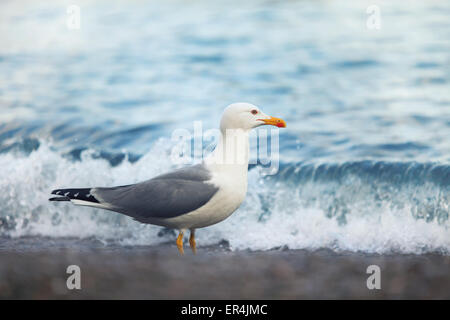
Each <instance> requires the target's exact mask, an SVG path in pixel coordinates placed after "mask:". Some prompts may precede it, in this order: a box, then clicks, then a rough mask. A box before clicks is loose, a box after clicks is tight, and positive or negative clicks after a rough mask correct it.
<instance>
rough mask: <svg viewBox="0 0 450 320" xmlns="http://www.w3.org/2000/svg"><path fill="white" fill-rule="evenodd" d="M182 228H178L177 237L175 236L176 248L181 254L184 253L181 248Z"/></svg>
mask: <svg viewBox="0 0 450 320" xmlns="http://www.w3.org/2000/svg"><path fill="white" fill-rule="evenodd" d="M183 236H184V233H183V230H180V233H179V234H178V238H177V248H178V251H180V253H181V254H184V249H183Z"/></svg>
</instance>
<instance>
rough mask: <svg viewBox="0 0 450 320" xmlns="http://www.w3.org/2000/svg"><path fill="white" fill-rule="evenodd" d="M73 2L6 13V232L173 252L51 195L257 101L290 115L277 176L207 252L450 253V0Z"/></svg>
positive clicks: (1, 66) (208, 231) (126, 173)
mask: <svg viewBox="0 0 450 320" xmlns="http://www.w3.org/2000/svg"><path fill="white" fill-rule="evenodd" d="M70 4H73V3H72V2H65V1H46V2H45V3H37V2H35V1H2V2H1V3H0V168H1V170H0V237H35V238H36V243H42V242H45V237H53V238H67V237H74V238H92V239H97V240H100V241H102V242H104V243H106V244H108V243H115V244H120V245H124V246H127V245H157V244H159V243H163V242H168V241H173V240H174V234H173V233H170V232H165V231H161V230H162V229H161V228H159V227H155V226H149V225H142V224H140V223H138V222H135V221H133V220H132V219H130V218H128V217H125V216H121V215H119V214H116V213H112V212H109V211H102V210H98V209H92V208H85V207H76V206H72V205H68V204H60V203H58V204H56V205H55V204H54V203H49V202H48V200H47V199H48V197H49V192H50V191H51V190H52V189H54V188H57V187H89V186H113V185H120V184H128V183H133V182H138V181H142V180H145V179H148V178H151V177H152V176H154V175H156V174H159V173H162V172H164V171H167V170H170V169H172V168H174V167H175V165H174V164H173V163H172V161H171V156H170V153H171V150H172V148H173V147H174V141H172V139H171V134H172V132H173V131H174V130H175V129H180V128H185V129H188V130H193V123H194V121H202V125H203V127H204V129H211V128H215V127H217V125H218V122H219V118H220V114H221V112H222V110H223V108H224V107H225V106H226V105H228V104H229V103H232V102H237V101H247V102H251V103H254V104H256V105H258V106H260V107H261V108H262V109H263V110H264V111H265V112H266V113H268V114H271V115H275V116H279V117H282V118H283V119H285V120H286V122H287V125H288V127H287V128H286V129H284V130H280V132H279V141H280V167H279V170H278V172H277V174H274V175H270V176H266V175H265V174H264V172H263V170H262V168H261V166H259V165H256V166H251V168H250V172H249V192H248V195H247V198H246V200H245V202H244V204H243V205H242V206H241V208H240V209H239V210H238V211H237V212H236V213H234V214H233V215H232V216H231V217H230V218H229V219H227V220H226V221H224V222H222V223H220V224H218V225H215V226H212V227H209V228H205V229H201V230H199V231H198V232H197V238H198V244H199V246H205V245H217V244H219V243H224V241H225V242H226V243H228V245H229V247H230V248H231V249H232V250H245V249H250V250H269V249H273V248H289V249H299V248H302V249H310V250H314V249H318V248H331V249H333V250H337V251H341V250H349V251H354V252H367V253H392V252H394V253H417V254H421V253H426V252H439V253H443V254H449V253H450V222H449V212H450V207H449V203H450V20H449V19H448V16H449V14H450V2H448V1H409V2H408V3H404V2H402V1H312V0H311V1H307V0H305V1H256V0H255V1H246V2H242V1H206V0H205V1H196V2H190V1H181V0H179V1H178V0H169V1H164V2H162V1H116V2H110V1H89V2H88V1H77V4H78V5H79V7H80V18H81V19H80V29H77V30H71V29H69V28H68V27H67V25H66V22H67V18H68V15H67V12H66V10H67V7H68V6H69V5H70ZM373 4H375V5H378V7H379V9H380V14H381V28H380V29H379V30H374V29H369V28H368V27H367V26H366V21H367V19H368V17H369V15H368V14H367V13H366V9H367V8H368V7H369V5H373Z"/></svg>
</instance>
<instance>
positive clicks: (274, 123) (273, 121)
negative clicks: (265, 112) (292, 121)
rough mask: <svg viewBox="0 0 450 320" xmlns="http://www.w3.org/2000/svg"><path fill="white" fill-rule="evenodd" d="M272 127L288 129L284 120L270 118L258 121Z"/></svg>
mask: <svg viewBox="0 0 450 320" xmlns="http://www.w3.org/2000/svg"><path fill="white" fill-rule="evenodd" d="M258 120H261V121H262V122H264V124H268V125H271V126H276V127H278V128H286V122H284V120H283V119H280V118H275V117H270V118H269V119H258Z"/></svg>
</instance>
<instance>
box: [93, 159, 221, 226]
mask: <svg viewBox="0 0 450 320" xmlns="http://www.w3.org/2000/svg"><path fill="white" fill-rule="evenodd" d="M210 178H211V174H210V172H209V171H208V169H206V168H205V167H204V166H203V165H196V166H192V167H187V168H183V169H180V170H176V171H174V172H170V173H167V174H164V175H160V176H157V177H155V178H153V179H151V180H148V181H144V182H141V183H137V184H133V185H128V186H121V187H114V188H94V189H92V190H91V193H92V194H93V195H94V197H95V198H96V199H98V200H99V202H100V203H101V204H105V205H106V206H108V207H110V208H111V209H112V210H114V211H118V212H121V213H123V214H126V215H128V216H131V217H133V218H135V219H136V220H139V221H143V222H144V221H145V220H146V219H148V218H173V217H177V216H179V215H182V214H186V213H188V212H191V211H194V210H196V209H198V208H200V207H201V206H203V205H205V204H206V203H207V202H208V201H209V200H210V199H211V198H212V197H213V196H214V194H215V193H216V192H217V190H218V188H217V187H216V186H214V185H213V184H210V183H208V182H207V181H208V180H209V179H210Z"/></svg>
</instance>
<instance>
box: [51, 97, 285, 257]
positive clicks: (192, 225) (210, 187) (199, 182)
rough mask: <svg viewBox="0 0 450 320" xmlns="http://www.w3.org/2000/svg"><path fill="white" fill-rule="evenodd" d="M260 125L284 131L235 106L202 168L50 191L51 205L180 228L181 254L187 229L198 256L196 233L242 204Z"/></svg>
mask: <svg viewBox="0 0 450 320" xmlns="http://www.w3.org/2000/svg"><path fill="white" fill-rule="evenodd" d="M262 125H273V126H276V127H279V128H284V127H286V123H285V122H284V120H282V119H279V118H275V117H271V116H268V115H266V114H265V113H263V112H262V111H261V110H260V109H259V108H258V107H256V106H255V105H252V104H250V103H242V102H241V103H233V104H231V105H229V106H228V107H226V108H225V110H224V112H223V114H222V118H221V120H220V138H219V141H218V144H217V146H216V148H215V149H214V151H213V152H212V153H211V154H210V155H209V156H207V157H206V158H205V159H204V160H203V161H202V163H201V164H197V165H193V166H189V167H184V168H181V169H178V170H175V171H172V172H169V173H165V174H162V175H159V176H156V177H154V178H152V179H150V180H147V181H144V182H140V183H136V184H130V185H124V186H118V187H111V188H103V187H95V188H81V189H80V188H77V189H74V188H70V189H56V190H53V191H52V192H51V193H52V194H53V195H56V197H52V198H50V199H49V200H50V201H70V202H71V203H73V204H75V205H81V206H89V207H96V208H101V209H106V210H111V211H115V212H119V213H122V214H124V215H127V216H129V217H132V218H134V219H135V220H137V221H139V222H141V223H147V224H153V225H158V226H163V227H167V228H172V229H177V230H179V234H178V237H177V240H176V244H177V248H178V250H179V252H180V253H181V254H183V253H184V250H183V238H184V234H185V232H186V231H187V230H189V231H190V237H189V245H190V247H191V249H192V251H193V253H194V254H195V253H196V242H195V230H196V229H198V228H204V227H207V226H211V225H213V224H216V223H218V222H221V221H223V220H225V219H226V218H228V217H229V216H230V215H231V214H232V213H233V212H235V211H236V210H237V209H238V208H239V206H240V205H241V204H242V202H243V201H244V199H245V195H246V193H247V172H248V161H249V132H250V130H251V129H253V128H256V127H259V126H262Z"/></svg>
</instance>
